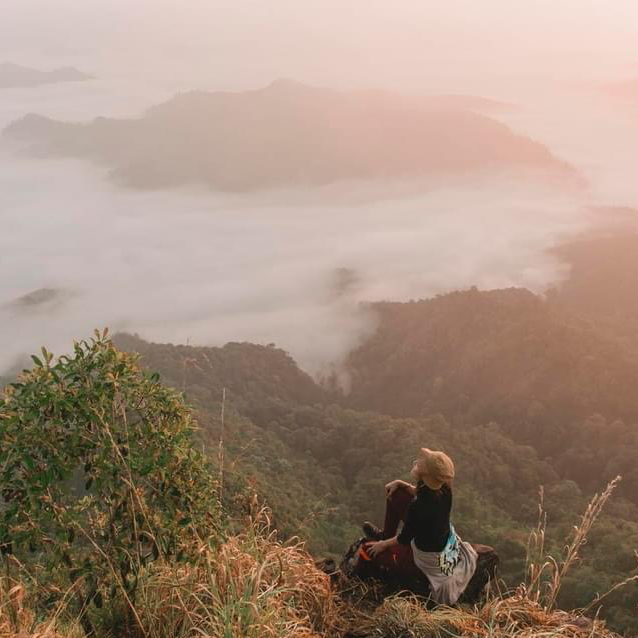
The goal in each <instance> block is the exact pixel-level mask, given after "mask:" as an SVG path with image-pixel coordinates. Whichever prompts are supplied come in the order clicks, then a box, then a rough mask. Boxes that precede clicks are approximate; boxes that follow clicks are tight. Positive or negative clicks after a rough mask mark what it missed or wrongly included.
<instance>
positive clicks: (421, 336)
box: [116, 290, 638, 631]
mask: <svg viewBox="0 0 638 638" xmlns="http://www.w3.org/2000/svg"><path fill="white" fill-rule="evenodd" d="M375 309H376V310H377V311H378V313H379V327H378V330H377V332H376V334H375V335H373V336H372V337H371V338H370V340H369V341H368V342H366V343H365V344H364V345H363V346H362V347H361V348H360V349H359V350H357V351H356V352H354V353H353V354H352V356H351V358H350V359H349V361H348V368H349V371H350V374H351V375H352V393H351V394H350V395H348V396H345V395H343V394H340V393H338V392H337V391H336V390H334V389H323V388H320V387H318V386H317V385H315V384H314V383H313V382H312V380H311V379H310V378H309V377H308V376H307V375H305V374H304V373H303V372H301V371H300V370H299V369H298V368H297V366H296V365H295V363H294V362H293V361H292V360H291V359H290V357H289V356H287V355H286V354H285V353H284V352H282V351H280V350H278V349H276V348H274V347H272V346H256V345H253V344H229V345H227V346H225V347H224V348H195V347H188V346H171V345H164V344H149V343H146V342H144V341H142V340H140V339H138V338H135V337H131V336H128V335H120V336H118V337H117V338H116V343H117V344H118V346H119V347H125V348H127V349H132V350H136V351H138V352H140V353H142V355H143V359H142V361H143V363H144V364H145V365H147V366H148V367H149V368H151V369H154V370H158V371H160V372H161V374H162V376H163V378H164V379H165V380H166V381H167V382H169V383H171V384H173V385H175V386H177V387H179V388H181V389H184V390H185V392H186V396H187V398H188V399H189V400H191V401H194V402H195V404H196V405H197V406H198V408H199V412H200V422H201V424H202V426H203V432H202V436H203V438H204V440H205V441H207V442H208V444H209V446H210V449H211V451H212V452H213V453H216V446H217V443H218V440H219V436H220V418H219V414H220V407H221V406H220V399H221V394H222V389H223V388H224V387H225V388H226V389H227V403H226V432H225V439H226V441H225V442H226V444H227V446H228V450H229V451H228V454H229V459H231V461H230V463H231V464H232V469H229V477H231V478H232V480H238V481H240V482H245V481H248V482H250V483H252V484H253V485H255V486H256V487H257V488H258V491H259V493H261V494H263V495H264V496H265V498H266V500H267V502H268V503H269V504H270V506H271V508H272V510H273V516H274V518H275V521H276V523H277V525H278V526H279V527H280V529H281V530H282V531H283V532H284V533H285V534H301V535H302V536H303V537H305V538H306V539H307V540H308V542H309V546H310V548H311V550H313V551H314V553H315V555H326V554H330V555H333V556H338V555H339V554H340V553H341V552H343V550H344V549H345V548H346V547H347V545H348V544H349V543H350V542H351V540H352V538H353V537H354V536H355V535H357V534H358V533H359V532H358V530H357V528H358V525H359V524H360V523H361V521H363V520H365V519H371V520H375V521H379V522H380V519H381V516H382V513H383V485H384V484H385V482H387V481H388V480H390V479H392V478H396V477H399V476H400V477H404V478H407V470H408V469H409V466H410V464H411V461H412V458H413V457H414V454H415V450H416V449H417V448H418V447H419V446H422V445H427V446H431V447H436V448H442V449H444V450H446V451H447V452H449V453H450V454H451V456H452V457H453V458H454V459H455V462H456V464H457V468H458V480H457V482H456V488H455V505H454V520H455V524H456V525H457V527H458V529H459V530H460V532H461V534H462V535H463V536H464V537H465V538H468V539H470V540H473V541H475V542H483V543H488V544H492V545H494V546H496V547H497V549H498V551H499V553H500V555H501V559H502V572H501V573H502V575H503V577H504V578H505V581H506V582H507V583H508V584H509V585H512V586H513V585H515V584H517V583H518V582H520V581H521V580H522V578H523V572H524V568H525V554H526V543H527V536H528V532H529V530H530V528H532V527H534V526H535V524H536V520H537V515H538V489H539V486H541V485H543V486H544V490H545V506H546V508H547V511H548V516H549V531H548V539H550V540H549V541H548V543H549V545H550V546H552V548H553V550H554V552H555V553H556V554H559V553H560V551H561V541H562V539H563V538H564V537H565V535H566V534H568V533H569V530H570V529H571V525H572V524H573V522H574V521H575V520H576V519H577V517H578V513H579V512H582V511H583V510H584V507H585V505H586V502H587V501H588V500H589V497H590V496H591V495H592V494H593V492H594V491H598V490H600V489H602V488H603V487H604V485H605V484H606V482H607V481H608V480H609V479H610V478H613V477H614V476H616V474H622V475H623V477H624V478H623V481H622V482H621V485H620V487H619V489H618V494H617V495H616V497H615V499H614V501H613V502H612V503H611V504H610V506H609V508H608V510H607V513H606V514H605V515H604V516H603V518H602V520H601V523H600V525H599V526H598V527H597V530H596V531H595V532H594V533H593V534H592V536H591V538H590V540H589V543H588V545H587V547H586V550H585V552H584V564H583V565H582V566H581V567H580V568H579V569H578V570H577V571H575V572H574V573H573V574H572V575H570V576H568V577H567V578H566V579H565V583H564V585H563V588H562V591H561V596H560V604H561V605H564V606H566V607H575V606H579V605H582V604H585V603H586V602H587V601H588V600H589V599H590V598H591V597H593V596H595V594H596V593H597V592H602V591H606V590H607V589H608V588H609V587H611V586H612V585H613V583H615V582H617V581H619V580H622V579H624V578H625V577H627V576H628V575H630V574H632V573H634V571H633V570H634V569H635V567H636V565H635V559H634V556H633V549H634V539H635V538H636V537H638V508H637V507H636V505H635V502H636V495H637V493H638V492H637V490H636V485H637V482H636V472H635V469H634V463H633V458H635V451H634V450H638V443H637V441H638V437H637V429H636V426H635V423H636V421H633V420H632V416H631V415H632V414H633V413H634V412H633V411H634V410H635V409H636V406H637V405H638V404H636V399H635V397H634V396H633V394H632V387H634V386H632V382H635V381H636V380H638V379H637V377H638V366H636V364H635V361H634V359H633V358H632V357H631V356H630V355H629V354H627V352H625V351H624V350H623V349H622V348H620V347H619V346H618V344H617V343H616V342H615V341H614V340H613V339H611V338H607V337H606V336H605V335H604V333H602V332H601V331H600V330H599V329H598V328H597V327H596V326H595V325H594V324H592V323H591V322H588V321H584V320H581V319H578V318H576V317H575V316H574V315H568V314H567V313H565V312H563V311H561V312H558V311H556V310H555V309H554V308H552V307H550V306H549V305H548V303H547V302H546V301H544V300H543V299H541V298H540V297H537V296H534V295H532V294H531V293H529V292H528V291H524V290H502V291H491V292H479V291H477V290H470V291H466V292H457V293H452V294H450V295H445V296H442V297H439V298H437V299H434V300H429V301H423V302H415V303H408V304H379V305H377V306H375ZM506 363H507V365H506ZM634 385H635V384H634ZM371 410H374V411H371ZM384 413H385V414H384ZM619 416H622V417H624V418H625V419H626V421H620V420H619V418H618V417H619ZM632 501H633V502H632ZM552 539H553V540H552ZM552 543H555V544H554V545H552ZM637 601H638V591H636V589H635V588H633V589H632V588H631V587H630V588H627V589H625V590H620V591H618V592H615V593H614V594H612V595H611V596H610V597H609V599H608V600H607V605H606V606H605V608H604V610H603V615H604V616H605V617H607V618H609V619H610V621H611V622H612V625H613V626H616V627H618V628H623V629H626V628H633V630H634V631H635V630H636V628H637V627H638V626H637V625H636V623H635V620H634V619H633V617H632V615H631V614H632V612H631V609H632V608H633V607H635V605H636V602H637Z"/></svg>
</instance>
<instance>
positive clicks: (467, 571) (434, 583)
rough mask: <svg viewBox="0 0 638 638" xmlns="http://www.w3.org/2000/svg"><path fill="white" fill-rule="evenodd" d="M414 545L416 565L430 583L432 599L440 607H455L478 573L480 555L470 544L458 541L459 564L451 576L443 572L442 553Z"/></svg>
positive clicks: (413, 551) (413, 553) (413, 552)
mask: <svg viewBox="0 0 638 638" xmlns="http://www.w3.org/2000/svg"><path fill="white" fill-rule="evenodd" d="M411 545H412V555H413V557H414V564H415V565H416V566H417V567H418V568H419V569H420V570H421V571H422V572H423V573H424V574H425V575H426V576H427V579H428V580H429V581H430V598H432V600H433V601H434V602H435V603H437V604H439V605H454V604H455V603H456V601H457V600H458V599H459V598H460V597H461V594H462V593H463V592H464V591H465V588H466V587H467V584H468V583H469V582H470V579H471V578H472V576H474V572H475V571H476V561H477V559H478V554H477V553H476V551H475V550H474V548H473V547H472V546H471V545H470V544H469V543H465V542H463V541H462V540H461V539H460V538H459V539H458V549H459V554H458V562H457V563H456V565H455V566H454V569H453V570H452V573H450V574H449V575H446V574H444V573H443V572H442V571H441V565H440V556H441V552H423V551H421V550H420V549H419V548H418V547H417V546H416V545H415V544H414V540H413V541H412V543H411Z"/></svg>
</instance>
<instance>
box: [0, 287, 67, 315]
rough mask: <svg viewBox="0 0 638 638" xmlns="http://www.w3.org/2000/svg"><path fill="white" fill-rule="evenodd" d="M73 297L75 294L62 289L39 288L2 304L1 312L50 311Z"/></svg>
mask: <svg viewBox="0 0 638 638" xmlns="http://www.w3.org/2000/svg"><path fill="white" fill-rule="evenodd" d="M72 296H73V293H72V292H70V291H68V290H62V289H60V288H38V289H37V290H34V291H32V292H29V293H27V294H26V295H22V296H21V297H17V298H15V299H12V300H10V301H6V302H4V303H0V311H5V310H6V311H11V312H18V313H19V312H32V311H34V310H44V311H47V312H48V311H50V310H52V309H54V308H56V307H58V306H60V305H61V304H63V303H64V302H65V301H67V300H68V299H69V298H70V297H72Z"/></svg>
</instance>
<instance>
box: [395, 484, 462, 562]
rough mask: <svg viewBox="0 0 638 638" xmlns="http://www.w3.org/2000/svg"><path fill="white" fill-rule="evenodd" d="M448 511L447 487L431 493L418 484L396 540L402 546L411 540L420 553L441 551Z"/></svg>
mask: <svg viewBox="0 0 638 638" xmlns="http://www.w3.org/2000/svg"><path fill="white" fill-rule="evenodd" d="M451 509H452V489H451V488H450V486H449V485H447V484H444V485H443V487H441V489H440V490H433V489H430V488H429V487H428V486H427V485H425V483H422V482H419V484H418V485H417V490H416V497H415V498H414V499H413V500H412V502H411V503H410V505H409V506H408V513H407V515H406V518H405V523H404V524H403V529H402V530H401V533H400V534H399V535H398V537H397V540H398V541H399V543H401V544H402V545H409V544H410V541H411V540H412V539H414V544H415V545H416V546H417V547H418V548H419V549H420V550H421V551H423V552H440V551H442V550H443V548H444V547H445V545H446V543H447V539H448V536H449V535H450V510H451Z"/></svg>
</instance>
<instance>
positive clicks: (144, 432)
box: [0, 331, 219, 633]
mask: <svg viewBox="0 0 638 638" xmlns="http://www.w3.org/2000/svg"><path fill="white" fill-rule="evenodd" d="M33 360H34V363H35V367H34V368H33V370H32V371H29V372H25V373H23V375H22V377H21V378H19V380H18V382H17V383H13V384H11V385H10V386H9V388H8V389H7V391H6V394H5V397H4V398H0V488H1V496H2V501H1V502H0V550H1V551H2V554H3V555H5V560H8V557H7V555H8V554H15V556H16V558H17V559H18V561H14V562H20V563H21V564H22V565H26V566H27V568H28V569H27V570H26V571H27V572H29V573H31V574H32V575H33V576H34V578H36V579H37V580H38V585H39V588H40V589H41V590H45V591H48V592H49V593H51V592H53V594H52V599H54V598H55V592H59V593H60V594H61V593H62V592H64V591H73V592H76V594H75V600H76V603H77V605H78V606H79V609H78V610H77V613H79V615H80V617H81V618H82V620H83V626H84V629H85V631H86V632H87V633H91V632H92V628H91V624H90V623H89V621H88V617H87V615H86V609H87V607H88V605H89V603H91V602H92V603H94V604H95V605H97V606H98V607H99V606H101V605H102V604H103V601H104V599H105V597H108V598H109V599H110V600H114V599H118V598H121V599H122V600H124V601H125V602H126V603H128V604H129V605H130V608H131V609H132V608H133V607H132V603H133V599H134V596H135V590H136V587H137V582H138V578H139V576H140V572H141V570H142V568H143V567H144V565H146V564H147V563H149V561H153V560H157V559H159V558H162V559H171V560H172V559H178V560H179V559H182V558H183V557H185V556H186V555H187V554H188V551H189V546H192V542H191V541H192V540H193V539H194V538H195V537H200V538H210V537H211V536H213V537H214V536H215V534H216V531H217V530H218V525H219V511H218V505H217V503H218V501H217V498H216V496H217V489H216V485H215V483H214V481H213V479H212V475H211V474H210V473H209V472H208V468H207V466H206V465H205V463H204V461H203V459H202V457H201V455H200V454H198V453H197V452H196V451H195V449H194V448H193V446H192V434H193V430H194V425H193V421H192V418H191V414H190V411H189V410H188V408H187V407H186V406H185V405H184V403H183V401H182V399H181V397H180V396H179V395H178V394H176V393H175V392H174V391H172V390H169V389H167V388H165V387H163V386H162V385H161V384H160V382H159V375H157V374H149V373H145V372H142V371H141V370H140V368H139V367H138V365H137V357H136V356H135V355H131V354H127V353H122V352H118V351H116V350H115V349H114V348H113V345H112V344H111V342H110V341H109V340H108V339H107V333H106V331H104V333H102V334H100V333H99V332H96V336H95V338H94V339H92V340H91V341H90V342H86V341H82V342H80V343H76V344H75V347H74V353H73V355H72V356H62V357H60V358H59V359H58V360H57V362H54V361H53V356H52V355H51V354H50V353H48V352H47V351H46V350H45V349H43V350H42V358H38V357H35V356H34V357H33ZM43 583H44V584H43ZM46 585H48V587H47V586H46Z"/></svg>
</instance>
